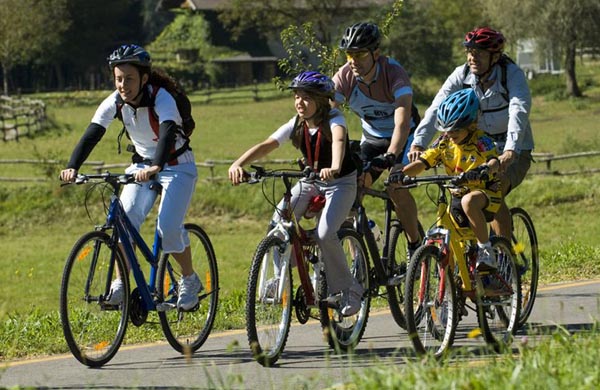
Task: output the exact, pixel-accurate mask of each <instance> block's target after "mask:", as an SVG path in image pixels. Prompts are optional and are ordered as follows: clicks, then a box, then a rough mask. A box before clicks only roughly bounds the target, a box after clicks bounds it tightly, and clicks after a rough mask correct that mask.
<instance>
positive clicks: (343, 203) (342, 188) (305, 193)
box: [273, 172, 356, 294]
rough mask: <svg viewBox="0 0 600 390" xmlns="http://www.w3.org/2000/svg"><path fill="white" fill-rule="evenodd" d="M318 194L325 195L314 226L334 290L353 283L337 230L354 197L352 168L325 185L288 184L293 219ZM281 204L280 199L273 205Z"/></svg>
mask: <svg viewBox="0 0 600 390" xmlns="http://www.w3.org/2000/svg"><path fill="white" fill-rule="evenodd" d="M318 194H323V195H325V199H326V203H325V207H324V208H323V211H322V212H321V217H320V218H319V225H318V226H317V242H318V244H319V248H320V249H321V254H322V258H323V264H324V266H325V275H326V277H327V285H328V286H329V293H330V294H335V293H338V292H340V291H342V290H344V289H346V288H349V287H350V286H351V285H352V284H353V283H355V280H354V277H353V276H352V274H351V273H350V269H349V268H348V263H347V262H346V256H345V254H344V250H343V248H342V245H341V243H340V240H339V238H338V236H337V232H338V230H339V229H340V226H342V223H343V222H344V221H345V220H346V218H347V217H348V213H349V212H350V209H351V208H352V204H353V203H354V199H355V198H356V172H354V173H351V174H349V175H346V176H344V177H340V178H338V179H335V180H332V181H330V182H329V183H327V185H326V186H320V185H316V184H307V183H303V182H298V183H296V185H295V186H294V187H293V188H292V208H293V209H294V214H295V215H296V218H297V219H300V218H302V216H303V215H304V212H305V211H306V209H307V207H308V203H309V201H310V199H311V198H312V197H313V196H315V195H318ZM281 207H283V203H282V202H280V203H279V205H278V206H277V208H278V209H281ZM279 219H280V217H279V213H277V212H275V213H274V214H273V221H274V222H278V221H279Z"/></svg>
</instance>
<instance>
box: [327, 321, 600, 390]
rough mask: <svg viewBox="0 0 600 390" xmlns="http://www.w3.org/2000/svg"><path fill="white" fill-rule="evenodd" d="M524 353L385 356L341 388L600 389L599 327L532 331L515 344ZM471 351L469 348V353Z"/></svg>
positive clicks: (353, 375) (376, 389) (355, 374)
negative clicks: (470, 360) (547, 333)
mask: <svg viewBox="0 0 600 390" xmlns="http://www.w3.org/2000/svg"><path fill="white" fill-rule="evenodd" d="M515 344H516V345H517V348H518V349H519V354H518V355H517V357H516V358H515V355H513V353H512V351H511V352H510V353H505V354H500V355H495V356H494V357H493V358H486V357H484V356H482V357H480V358H479V359H478V360H477V361H475V362H474V364H465V362H464V360H463V359H461V356H460V353H461V351H456V353H457V355H458V358H457V359H456V360H451V359H444V360H442V361H440V360H438V359H435V358H425V359H420V360H418V361H417V360H407V362H406V365H402V366H397V365H396V364H394V362H393V361H391V362H388V361H387V360H386V359H381V361H379V362H377V363H378V364H372V367H370V368H367V369H366V370H361V371H360V372H351V373H350V376H349V378H348V379H347V380H346V382H345V383H343V384H338V385H336V387H335V388H336V389H347V390H350V389H364V390H379V389H398V390H401V389H410V390H425V389H427V390H430V389H471V390H483V389H486V390H496V389H498V390H506V389H525V390H529V389H532V390H533V389H595V388H597V386H598V385H599V384H600V374H599V371H598V369H597V362H598V359H599V358H600V329H599V328H598V324H595V326H594V327H593V329H592V330H591V331H590V332H581V333H576V334H573V335H571V334H570V333H569V331H568V330H566V329H561V328H559V329H557V331H556V332H555V333H554V334H553V335H552V336H551V337H546V338H543V339H541V340H540V341H536V340H530V339H529V338H528V337H527V336H525V337H523V338H521V339H520V340H517V342H516V343H515ZM467 353H468V352H467Z"/></svg>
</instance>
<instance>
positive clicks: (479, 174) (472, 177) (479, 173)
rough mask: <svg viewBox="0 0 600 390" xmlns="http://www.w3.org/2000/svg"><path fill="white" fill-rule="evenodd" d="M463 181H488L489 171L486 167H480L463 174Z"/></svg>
mask: <svg viewBox="0 0 600 390" xmlns="http://www.w3.org/2000/svg"><path fill="white" fill-rule="evenodd" d="M463 177H464V179H466V180H467V181H488V180H489V178H490V170H489V168H488V166H487V165H485V164H484V165H480V166H478V167H477V168H473V169H471V170H469V171H466V172H465V173H464V176H463Z"/></svg>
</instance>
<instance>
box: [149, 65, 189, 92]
mask: <svg viewBox="0 0 600 390" xmlns="http://www.w3.org/2000/svg"><path fill="white" fill-rule="evenodd" d="M148 84H151V85H156V86H157V87H162V88H164V89H166V90H167V91H177V92H180V93H183V88H182V87H181V85H179V83H178V82H177V81H175V79H174V78H173V77H171V76H169V75H168V74H167V73H166V72H165V71H163V70H162V69H152V71H151V72H150V77H149V78H148Z"/></svg>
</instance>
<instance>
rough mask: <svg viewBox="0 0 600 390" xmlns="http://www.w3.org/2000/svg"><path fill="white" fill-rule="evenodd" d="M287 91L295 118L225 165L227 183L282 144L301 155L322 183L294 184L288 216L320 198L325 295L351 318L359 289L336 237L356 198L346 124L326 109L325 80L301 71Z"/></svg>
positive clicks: (328, 86)
mask: <svg viewBox="0 0 600 390" xmlns="http://www.w3.org/2000/svg"><path fill="white" fill-rule="evenodd" d="M289 89H291V90H292V91H293V92H294V108H295V109H296V115H295V116H294V117H292V118H291V119H290V120H289V121H288V122H286V123H284V124H283V125H282V126H280V127H279V129H277V130H276V131H275V132H274V133H273V134H271V135H270V136H269V137H267V139H265V140H264V141H262V142H260V143H258V144H256V145H254V146H253V147H251V148H250V149H248V150H247V151H246V152H245V153H243V154H242V155H241V156H240V157H239V158H238V159H237V160H236V161H235V162H234V163H233V164H231V166H230V167H229V179H230V180H231V182H232V183H233V184H234V185H238V184H240V183H241V182H242V181H243V180H244V175H245V171H244V169H243V166H245V165H247V164H249V163H251V162H253V161H255V160H258V159H261V158H263V157H265V156H266V155H268V154H269V153H271V152H272V151H273V150H275V149H277V148H278V147H280V146H281V145H282V144H283V143H285V142H287V141H291V142H292V144H293V145H294V146H295V147H296V148H297V149H299V150H300V151H301V152H302V156H303V159H304V163H305V165H306V166H307V167H310V168H311V169H312V170H314V171H315V172H316V173H318V175H319V178H320V180H321V181H323V182H326V184H316V183H315V184H307V183H304V182H300V183H298V184H296V185H295V186H294V188H293V190H292V204H293V205H294V213H295V214H296V218H301V217H302V216H303V215H304V213H305V211H306V209H307V208H308V206H309V202H310V200H311V198H313V197H314V196H316V195H319V194H321V195H323V196H325V199H326V203H325V207H324V209H323V211H322V214H321V218H320V219H319V225H318V227H317V242H318V244H319V247H320V249H321V252H322V255H323V259H324V265H325V274H326V278H327V284H328V287H329V293H330V295H333V296H336V297H335V299H337V298H339V299H340V309H341V310H340V311H341V313H342V314H343V315H345V316H350V315H354V314H356V313H357V312H358V311H359V309H360V306H361V300H362V296H363V293H364V289H363V287H362V286H361V285H360V283H358V281H356V279H355V278H354V277H353V276H352V274H351V273H350V270H349V268H348V264H347V262H346V257H345V255H344V251H343V248H342V245H341V243H340V241H339V239H338V236H337V231H338V230H339V229H340V227H341V225H342V223H343V222H344V221H345V220H346V217H347V216H348V213H349V211H350V208H351V207H352V204H353V202H354V199H355V196H356V174H357V172H356V166H355V164H354V162H353V160H352V158H351V153H350V143H349V139H348V131H347V126H346V121H345V119H344V116H343V115H342V113H341V111H339V110H338V109H332V108H331V106H330V100H331V99H332V98H333V95H334V85H333V82H332V81H331V79H330V78H329V77H327V76H326V75H323V74H321V73H319V72H315V71H306V72H302V73H300V74H299V75H298V76H296V77H295V78H294V79H293V80H292V82H291V84H290V86H289ZM278 218H279V216H278V213H274V215H273V220H274V221H277V219H278ZM273 282H275V281H273Z"/></svg>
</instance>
